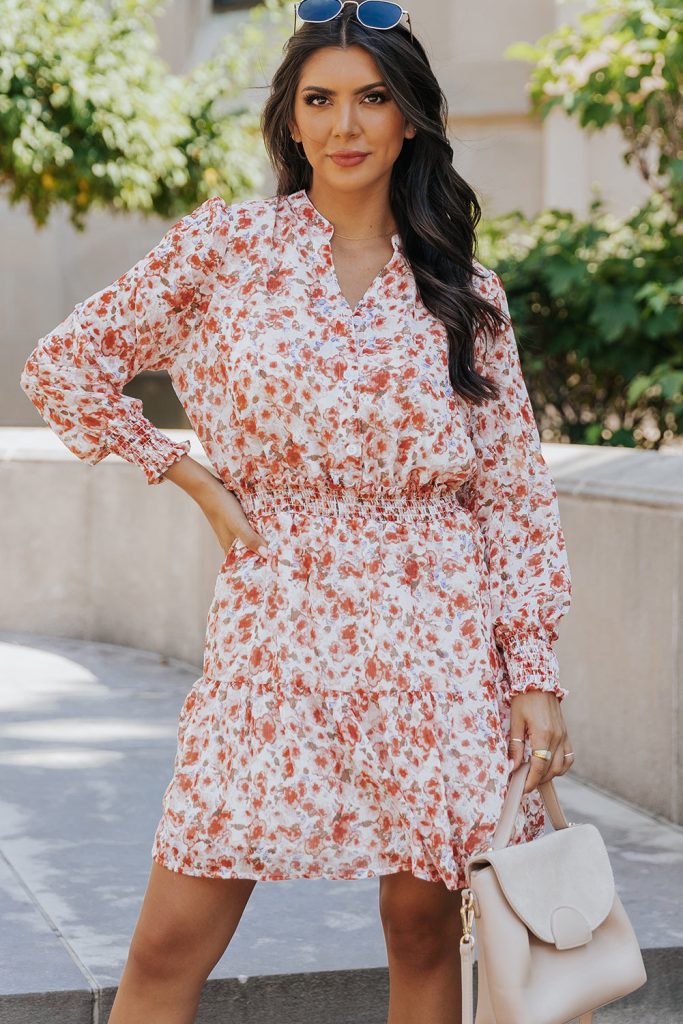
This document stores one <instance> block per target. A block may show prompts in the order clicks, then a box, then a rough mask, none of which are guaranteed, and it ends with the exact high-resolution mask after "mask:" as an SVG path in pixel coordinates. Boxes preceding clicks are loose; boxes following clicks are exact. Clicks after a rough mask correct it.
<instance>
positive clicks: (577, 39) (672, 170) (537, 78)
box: [505, 0, 683, 214]
mask: <svg viewBox="0 0 683 1024" xmlns="http://www.w3.org/2000/svg"><path fill="white" fill-rule="evenodd" d="M505 55H506V56H507V57H511V58H513V59H520V60H526V61H533V62H534V63H535V67H534V69H533V71H532V73H531V78H530V81H529V95H530V98H531V102H532V108H533V110H534V111H535V112H536V113H539V114H540V115H541V116H542V117H545V116H547V114H549V113H550V111H551V110H553V109H554V108H555V107H561V108H562V109H563V110H565V111H566V112H567V113H568V114H569V115H570V116H573V117H576V118H577V120H578V122H579V124H580V125H581V126H582V127H583V128H586V129H588V130H600V129H602V128H604V127H606V126H607V125H610V124H616V125H617V126H618V127H619V129H620V131H621V133H622V135H623V138H624V141H625V143H626V149H625V152H624V160H625V162H626V163H627V164H633V165H634V166H635V167H636V168H637V170H638V171H639V172H640V174H641V175H642V177H643V178H644V179H645V181H646V182H647V183H648V185H649V186H650V188H651V189H652V190H653V191H657V192H661V193H662V194H663V195H665V196H666V198H667V199H668V201H669V202H670V203H671V205H672V206H673V207H674V208H675V209H677V210H678V211H679V214H680V211H681V209H683V147H682V145H681V136H682V134H683V94H682V91H681V69H682V68H683V5H682V4H681V2H680V0H596V4H595V8H594V9H593V10H590V11H588V12H586V13H583V14H581V15H579V17H578V19H577V22H576V25H569V24H567V25H562V26H561V27H560V28H558V29H557V30H556V31H554V32H552V33H550V34H549V35H546V36H543V37H542V38H541V39H540V40H539V41H538V43H537V44H536V45H533V46H532V45H529V44H528V43H515V44H514V45H513V46H510V47H508V49H507V50H506V51H505Z"/></svg>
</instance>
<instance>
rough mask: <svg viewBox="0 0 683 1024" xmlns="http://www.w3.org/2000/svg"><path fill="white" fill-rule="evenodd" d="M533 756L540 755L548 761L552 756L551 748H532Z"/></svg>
mask: <svg viewBox="0 0 683 1024" xmlns="http://www.w3.org/2000/svg"><path fill="white" fill-rule="evenodd" d="M531 754H532V756H533V757H542V758H543V760H544V761H550V760H551V759H552V756H553V752H552V750H532V751H531Z"/></svg>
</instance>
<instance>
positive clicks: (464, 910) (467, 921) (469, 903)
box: [460, 889, 474, 944]
mask: <svg viewBox="0 0 683 1024" xmlns="http://www.w3.org/2000/svg"><path fill="white" fill-rule="evenodd" d="M460 918H461V920H462V938H461V939H460V942H461V944H462V943H468V942H472V941H473V939H472V922H473V920H474V893H473V892H472V890H471V889H463V890H462V902H461V905H460Z"/></svg>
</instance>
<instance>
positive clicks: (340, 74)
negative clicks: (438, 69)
mask: <svg viewBox="0 0 683 1024" xmlns="http://www.w3.org/2000/svg"><path fill="white" fill-rule="evenodd" d="M381 78H382V76H381V74H380V72H379V69H378V67H377V65H376V64H375V61H374V59H373V58H372V57H371V56H370V54H369V53H368V52H367V50H365V49H363V47H361V46H351V47H349V48H348V49H341V48H340V47H336V46H326V47H323V48H322V49H320V50H317V51H316V52H315V53H314V54H312V55H311V56H310V57H309V58H308V60H307V61H306V62H305V63H304V65H303V67H302V69H301V74H300V76H299V84H298V87H297V91H296V97H295V104H294V122H295V123H294V124H292V125H290V128H291V131H292V134H293V136H294V138H295V140H296V141H297V142H301V143H302V144H303V148H304V151H305V153H306V157H307V159H308V161H309V163H310V164H311V166H312V168H313V178H314V181H315V183H316V187H319V186H320V184H321V183H324V184H326V185H329V186H330V188H332V189H335V190H341V191H354V190H356V189H359V188H363V189H366V188H367V187H368V186H372V184H374V183H376V182H379V181H384V180H385V179H388V178H389V177H390V174H391V168H392V166H393V164H394V162H395V161H396V158H397V157H398V155H399V153H400V152H401V148H402V146H403V140H404V139H405V138H412V136H413V135H414V134H415V132H414V129H413V127H412V126H411V125H408V123H407V121H406V119H405V118H404V116H403V114H402V113H401V111H400V110H399V108H398V107H397V105H396V103H395V102H394V100H393V99H392V97H391V96H390V94H389V91H388V89H387V87H386V86H385V85H382V84H379V83H381ZM336 150H359V151H360V152H362V153H367V156H365V158H364V159H362V160H361V161H360V162H358V163H355V164H348V165H346V166H343V165H341V164H338V163H335V161H334V160H333V159H332V157H331V154H332V153H334V152H335V151H336Z"/></svg>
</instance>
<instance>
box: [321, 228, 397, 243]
mask: <svg viewBox="0 0 683 1024" xmlns="http://www.w3.org/2000/svg"><path fill="white" fill-rule="evenodd" d="M397 232H398V228H394V230H393V231H385V232H384V234H383V235H340V234H339V232H338V231H336V230H335V232H334V233H335V235H336V236H337V238H347V239H348V240H349V241H350V242H360V241H363V240H365V239H368V238H386V237H387V236H388V235H395V234H397Z"/></svg>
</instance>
